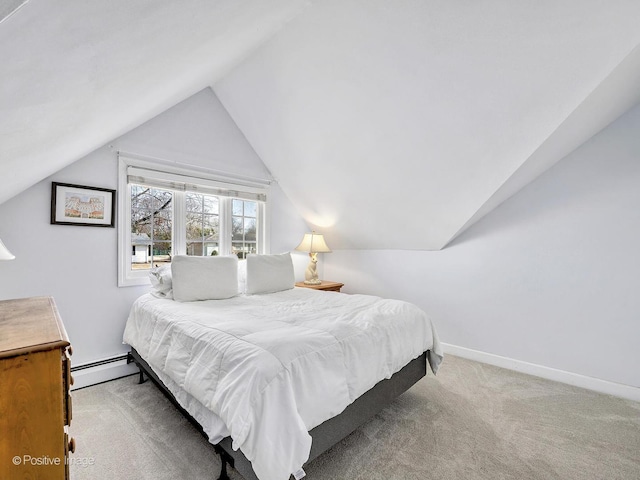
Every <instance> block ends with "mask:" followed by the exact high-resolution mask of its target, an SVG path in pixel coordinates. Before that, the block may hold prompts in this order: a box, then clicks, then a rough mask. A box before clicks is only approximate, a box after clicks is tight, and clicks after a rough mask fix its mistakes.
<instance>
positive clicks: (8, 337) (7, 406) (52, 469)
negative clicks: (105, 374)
mask: <svg viewBox="0 0 640 480" xmlns="http://www.w3.org/2000/svg"><path fill="white" fill-rule="evenodd" d="M70 355H71V346H70V344H69V339H68V337H67V333H66V332H65V329H64V325H63V324H62V321H61V320H60V316H59V315H58V310H57V308H56V305H55V302H54V301H53V298H50V297H34V298H23V299H18V300H4V301H0V479H3V480H4V479H7V480H8V479H11V480H26V479H30V480H36V479H37V480H49V479H56V480H62V479H68V478H69V469H68V455H69V451H72V452H73V451H74V449H75V443H74V440H73V439H69V436H68V431H67V426H68V425H69V424H70V423H71V395H70V394H69V388H70V386H71V384H72V382H73V379H72V378H71V373H70V368H71V362H70V360H69V356H70Z"/></svg>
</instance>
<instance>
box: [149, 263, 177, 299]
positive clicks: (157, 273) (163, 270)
mask: <svg viewBox="0 0 640 480" xmlns="http://www.w3.org/2000/svg"><path fill="white" fill-rule="evenodd" d="M149 279H150V280H151V294H152V295H153V296H155V297H159V298H173V297H172V292H171V289H172V288H173V285H172V280H171V266H170V265H163V266H161V267H156V268H152V269H151V270H149Z"/></svg>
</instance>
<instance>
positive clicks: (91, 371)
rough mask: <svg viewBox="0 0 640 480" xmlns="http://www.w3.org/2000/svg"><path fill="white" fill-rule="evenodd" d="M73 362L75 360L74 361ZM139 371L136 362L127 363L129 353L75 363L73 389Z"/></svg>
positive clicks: (72, 370)
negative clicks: (80, 363) (79, 363)
mask: <svg viewBox="0 0 640 480" xmlns="http://www.w3.org/2000/svg"><path fill="white" fill-rule="evenodd" d="M72 362H73V361H72ZM137 371H138V368H137V367H136V366H135V364H133V363H131V364H127V355H126V354H123V355H117V356H115V357H110V358H105V359H102V360H98V361H95V362H90V363H84V364H82V365H73V363H72V367H71V373H72V374H73V386H72V387H71V390H77V389H79V388H84V387H90V386H91V385H96V384H98V383H103V382H108V381H109V380H115V379H116V378H121V377H126V376H128V375H132V374H134V373H136V372H137Z"/></svg>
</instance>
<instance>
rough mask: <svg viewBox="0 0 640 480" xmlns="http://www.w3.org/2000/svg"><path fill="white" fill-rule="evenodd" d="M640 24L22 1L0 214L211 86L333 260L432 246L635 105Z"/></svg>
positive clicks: (563, 9) (203, 3)
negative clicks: (337, 255)
mask: <svg viewBox="0 0 640 480" xmlns="http://www.w3.org/2000/svg"><path fill="white" fill-rule="evenodd" d="M12 1H13V4H15V6H19V5H20V4H22V3H24V2H23V1H20V0H12ZM2 14H4V15H6V12H4V11H0V15H2ZM639 20H640V2H637V0H607V1H602V0H560V1H551V0H546V1H529V0H526V1H525V0H518V1H507V0H486V1H482V2H466V1H458V0H455V1H435V0H423V1H417V0H398V1H393V2H390V1H386V0H314V1H310V2H305V1H299V0H270V1H268V2H264V1H260V0H217V1H214V0H181V1H180V2H175V1H170V0H155V1H151V0H145V1H136V2H131V1H124V0H111V1H109V2H105V1H102V0H87V1H83V2H69V1H66V0H49V1H46V2H45V1H42V0H30V1H29V2H27V3H25V4H24V5H23V6H22V8H20V9H19V10H18V11H17V12H16V13H15V14H14V15H12V16H10V17H8V18H7V19H6V20H5V21H3V22H2V23H0V58H1V63H0V69H1V72H2V73H1V76H0V168H1V169H2V175H0V203H2V202H3V201H5V200H7V199H8V198H10V197H12V196H13V195H15V194H17V193H18V192H20V191H22V190H24V189H25V188H27V187H28V186H30V185H32V184H34V183H36V182H38V181H39V180H41V179H43V178H45V177H46V176H48V175H50V174H51V173H53V172H55V171H57V170H59V169H60V168H62V167H64V166H66V165H68V164H70V163H72V162H73V161H75V160H77V159H79V158H81V157H82V156H84V155H86V154H87V153H89V152H91V151H92V150H94V149H95V148H97V147H99V146H101V145H103V144H105V143H106V142H108V141H110V140H111V139H113V138H115V137H117V136H119V135H122V134H124V133H126V132H127V131H129V130H131V129H132V128H134V127H136V126H138V125H140V124H141V123H143V122H144V121H146V120H148V119H150V118H152V117H153V116H155V115H157V114H158V113H160V112H162V111H164V110H166V109H167V108H169V107H171V106H172V105H174V104H176V103H178V102H179V101H181V100H184V99H185V98H187V97H189V96H191V95H192V94H194V93H195V92H197V91H199V90H201V89H202V88H204V87H206V86H212V87H213V89H214V91H215V92H216V94H217V95H218V97H219V98H220V100H221V102H222V103H223V105H224V106H225V108H227V110H228V111H229V113H230V114H231V116H232V117H233V118H234V120H235V121H236V123H237V124H238V126H239V127H240V129H241V130H242V132H243V133H244V135H245V137H246V138H247V140H248V141H249V143H250V144H251V145H252V147H253V148H254V149H255V151H256V152H257V153H258V155H259V156H260V157H261V158H262V160H263V162H264V163H265V165H266V166H267V167H268V168H269V169H270V171H271V173H272V174H273V176H274V177H275V178H276V179H277V181H278V183H279V184H280V186H281V187H282V189H283V190H284V192H285V193H286V194H287V196H288V197H289V198H290V199H291V200H292V202H293V203H294V205H295V206H296V207H297V208H298V210H299V211H300V213H301V215H302V216H303V217H304V218H305V219H306V220H307V222H308V223H309V225H310V227H312V228H314V227H315V228H317V229H321V230H322V231H323V232H324V233H325V234H326V235H327V239H328V242H329V244H330V245H331V246H332V247H333V248H371V249H377V248H398V249H439V248H442V247H443V246H445V245H447V243H448V242H450V241H451V239H453V238H455V236H456V235H457V234H458V233H460V232H461V231H462V230H464V229H465V228H467V227H468V226H469V225H471V224H472V223H474V222H475V221H477V220H478V219H479V218H481V217H482V216H483V215H484V214H486V213H487V212H489V211H490V210H491V209H493V208H495V206H496V205H499V204H500V203H501V202H502V201H504V200H505V199H506V198H508V197H509V196H510V195H511V194H513V193H514V192H515V191H517V190H518V189H519V188H521V187H522V186H524V185H526V184H527V183H529V182H530V181H531V180H532V179H533V178H535V177H536V176H537V175H539V174H540V173H542V172H543V171H544V170H545V169H547V168H549V167H550V166H551V165H553V164H554V163H555V162H557V161H558V160H560V159H561V158H562V157H563V156H564V155H566V154H567V153H569V152H570V151H572V150H573V149H574V148H576V147H577V146H579V145H580V144H582V143H584V141H586V140H588V139H589V138H590V137H591V136H593V135H594V134H595V133H597V132H598V131H599V130H601V129H602V128H603V127H604V126H606V125H607V124H608V123H610V122H611V121H612V120H614V119H615V118H617V117H618V116H619V115H620V114H622V113H624V112H625V111H626V110H628V109H629V108H631V107H632V106H633V105H635V104H637V103H638V102H639V101H640V47H639V45H640V29H638V28H637V25H638V24H639Z"/></svg>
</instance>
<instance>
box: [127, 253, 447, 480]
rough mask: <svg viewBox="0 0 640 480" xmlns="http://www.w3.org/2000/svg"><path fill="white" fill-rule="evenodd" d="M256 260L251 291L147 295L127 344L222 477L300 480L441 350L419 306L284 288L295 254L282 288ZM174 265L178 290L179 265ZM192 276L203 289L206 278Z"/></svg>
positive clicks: (130, 323) (134, 314)
mask: <svg viewBox="0 0 640 480" xmlns="http://www.w3.org/2000/svg"><path fill="white" fill-rule="evenodd" d="M260 257H262V258H260V259H259V260H256V262H263V263H264V262H266V263H265V264H264V265H262V267H264V268H263V269H258V270H257V271H260V272H261V273H262V276H258V277H256V276H255V275H254V273H255V271H256V270H255V269H252V268H251V267H250V266H251V262H247V277H246V282H247V283H246V288H244V289H241V290H243V291H244V292H246V293H242V294H236V295H233V296H231V297H228V296H227V295H228V292H226V293H224V294H222V296H223V297H224V298H215V299H197V300H190V301H177V300H176V299H175V298H170V297H169V298H167V296H163V295H158V294H157V293H156V294H154V293H150V294H146V295H143V296H142V297H140V298H139V299H138V300H136V302H135V303H134V305H133V306H132V308H131V312H130V315H129V318H128V320H127V324H126V328H125V333H124V341H125V343H127V344H128V345H130V346H131V358H132V360H133V361H135V362H136V363H137V364H138V366H139V367H140V368H141V371H145V372H146V373H147V375H148V376H149V377H150V378H152V379H153V380H154V381H155V382H156V383H158V385H159V386H160V387H161V388H162V389H163V391H165V393H167V394H168V395H169V397H170V398H172V399H173V400H174V401H175V402H176V403H177V404H178V405H179V407H180V409H181V411H183V413H185V414H186V415H187V416H188V418H190V419H191V420H192V421H193V422H194V423H195V424H196V425H197V426H198V427H199V428H200V429H201V431H202V432H203V433H204V434H205V435H206V436H207V438H208V439H209V441H210V442H211V443H212V444H214V445H215V446H216V451H218V453H220V454H221V456H222V459H223V468H222V472H221V476H220V478H224V477H225V469H226V466H225V463H224V462H229V463H231V464H232V465H233V466H234V467H235V468H236V470H238V471H239V472H240V473H241V474H242V475H243V476H244V477H245V478H246V479H247V480H251V479H259V480H285V479H288V478H290V476H291V475H293V476H294V477H295V478H296V479H299V478H302V477H303V476H304V470H303V466H304V464H305V463H306V462H308V461H310V460H312V459H313V458H315V457H316V456H318V455H319V454H320V453H322V452H323V451H325V450H326V449H328V448H329V447H331V446H332V445H333V444H335V443H336V442H338V441H340V440H341V439H342V438H344V437H345V436H346V435H348V434H349V433H351V431H353V430H354V429H355V428H357V427H358V426H359V425H360V424H361V423H363V422H364V421H366V420H367V419H368V418H369V417H370V416H371V415H373V414H375V413H377V412H378V411H379V410H381V409H382V408H384V407H385V406H386V405H387V404H388V403H390V402H391V401H392V400H393V399H394V398H395V397H396V396H397V395H399V394H401V393H402V392H404V391H405V390H406V389H408V388H409V387H410V386H411V385H413V384H414V383H415V382H416V381H418V380H419V379H420V378H422V377H423V376H424V375H425V374H426V369H427V364H428V365H429V366H430V368H431V370H432V371H433V372H434V373H435V372H436V371H437V368H438V365H439V364H440V362H441V360H442V351H441V347H440V343H439V341H438V337H437V333H436V331H435V329H434V327H433V325H432V323H431V321H430V319H429V317H428V316H427V315H426V314H425V313H424V312H423V311H422V310H420V309H419V308H418V307H416V306H415V305H413V304H410V303H406V302H401V301H397V300H388V299H382V298H379V297H374V296H367V295H347V294H342V293H336V292H322V291H316V290H311V289H305V288H291V287H290V286H289V285H293V282H290V279H291V278H290V276H291V275H292V268H293V267H292V265H291V267H289V264H290V257H289V258H288V261H284V259H286V258H287V257H282V259H283V262H284V263H286V271H287V274H286V278H287V281H286V282H282V283H281V284H280V285H277V284H278V282H277V280H278V278H273V277H269V272H271V271H272V270H274V269H275V270H278V268H277V265H276V266H275V267H274V264H273V262H272V260H273V259H272V258H266V257H274V256H260ZM276 260H278V261H280V259H276ZM209 262H210V261H209ZM270 262H271V263H270ZM283 262H280V263H281V264H284V263H283ZM276 263H278V262H276ZM174 264H177V265H174V266H173V267H172V268H174V270H173V273H174V278H173V287H174V290H173V291H174V293H175V291H176V290H175V286H176V284H175V282H176V280H177V278H176V275H175V273H176V270H177V271H178V272H180V268H178V267H179V265H180V264H181V262H180V261H178V262H176V259H174ZM233 268H237V267H235V266H234V267H233ZM289 268H290V269H291V275H290V273H289ZM218 270H219V269H218ZM231 271H232V268H231V267H229V272H231ZM282 271H285V270H282ZM282 271H281V272H280V274H278V277H281V276H282V275H281V273H282ZM265 272H266V273H265ZM184 273H185V272H184V271H183V272H181V274H180V275H179V276H178V277H179V279H180V281H182V279H184V275H183V274H184ZM191 273H193V272H191ZM265 275H266V276H265ZM197 277H198V282H197V283H198V285H199V286H201V284H202V280H203V277H202V272H201V271H199V272H198V274H197ZM252 279H257V280H259V281H254V280H252ZM211 280H213V279H211V278H209V279H207V281H206V282H205V283H209V282H210V281H211ZM219 280H220V279H219V278H218V279H217V280H216V281H219ZM235 280H236V281H237V278H236V279H235ZM188 282H193V275H191V276H190V277H189V280H188ZM256 285H258V286H260V288H258V289H257V291H256ZM274 285H276V287H277V288H274V287H273V286H274ZM191 286H193V285H191ZM265 286H268V288H266V290H275V291H264V290H265V288H264V287H265ZM283 287H286V288H283ZM196 288H197V287H196ZM189 292H192V289H190V290H189ZM189 295H191V293H189ZM196 296H197V295H196ZM163 297H164V298H163ZM189 298H191V297H189ZM182 300H184V298H183V299H182Z"/></svg>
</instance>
